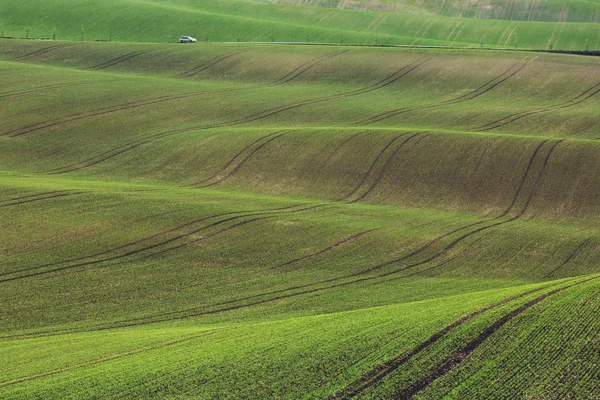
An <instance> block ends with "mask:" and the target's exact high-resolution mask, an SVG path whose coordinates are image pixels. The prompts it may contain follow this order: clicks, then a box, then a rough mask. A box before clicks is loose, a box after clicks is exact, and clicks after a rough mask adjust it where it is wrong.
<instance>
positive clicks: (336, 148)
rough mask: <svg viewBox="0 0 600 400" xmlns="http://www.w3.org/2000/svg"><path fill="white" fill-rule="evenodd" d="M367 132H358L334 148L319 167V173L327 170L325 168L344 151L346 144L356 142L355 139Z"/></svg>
mask: <svg viewBox="0 0 600 400" xmlns="http://www.w3.org/2000/svg"><path fill="white" fill-rule="evenodd" d="M366 132H367V131H363V132H358V133H355V134H354V135H350V136H349V137H347V138H346V139H344V140H343V141H342V142H341V143H340V144H339V145H337V146H336V147H335V148H333V149H332V150H331V151H330V153H329V155H328V156H327V158H326V159H325V161H323V163H322V164H321V165H320V166H319V168H317V171H322V170H323V169H324V168H325V166H326V165H327V164H329V162H330V161H331V159H332V158H333V157H334V156H335V155H336V154H337V153H338V152H339V151H340V150H341V149H342V147H344V146H345V145H346V144H348V142H350V141H351V140H354V139H355V138H357V137H358V136H360V135H362V134H364V133H366Z"/></svg>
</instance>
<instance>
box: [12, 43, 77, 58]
mask: <svg viewBox="0 0 600 400" xmlns="http://www.w3.org/2000/svg"><path fill="white" fill-rule="evenodd" d="M70 46H72V45H70V44H66V45H65V44H57V45H54V46H49V47H45V48H43V49H39V50H36V51H34V52H32V53H29V54H25V55H23V56H19V57H15V58H12V59H10V60H8V61H23V60H27V59H30V58H32V57H35V56H40V55H43V54H46V53H49V52H51V51H54V50H58V49H62V48H64V47H70Z"/></svg>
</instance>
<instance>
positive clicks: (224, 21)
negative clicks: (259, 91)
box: [0, 0, 600, 51]
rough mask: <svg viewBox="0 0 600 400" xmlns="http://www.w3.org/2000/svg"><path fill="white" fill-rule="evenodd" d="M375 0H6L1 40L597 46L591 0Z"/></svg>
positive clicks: (596, 14) (0, 13)
mask: <svg viewBox="0 0 600 400" xmlns="http://www.w3.org/2000/svg"><path fill="white" fill-rule="evenodd" d="M292 3H293V2H292ZM373 3H374V4H376V5H379V4H381V3H380V2H375V1H372V0H363V1H354V2H352V1H350V2H349V1H344V2H343V3H338V2H336V1H334V2H333V6H336V7H340V8H322V7H300V6H296V5H293V4H292V5H289V4H279V3H275V4H271V3H270V2H260V1H259V2H256V1H249V0H226V1H224V0H202V1H198V0H46V1H43V2H41V1H39V0H26V1H23V0H3V1H2V3H1V4H0V28H1V29H2V36H3V37H7V36H8V37H17V38H46V39H53V38H56V39H59V40H73V41H97V40H102V41H121V42H154V43H166V42H174V41H175V40H176V39H178V38H179V37H180V36H181V35H191V36H194V37H196V38H197V39H198V40H199V41H205V42H312V43H335V44H340V43H342V44H362V45H374V44H378V45H407V46H411V45H412V46H456V47H491V48H511V49H512V48H529V49H539V50H557V49H560V50H589V51H598V50H600V25H599V24H598V21H599V18H600V10H599V9H598V8H599V6H600V2H598V1H596V0H570V1H568V2H566V1H565V0H538V1H531V2H521V3H517V2H508V1H506V0H490V1H489V2H487V1H486V2H467V1H466V0H461V1H456V2H452V3H451V2H445V1H444V2H439V1H436V2H434V1H424V2H412V1H410V0H406V1H400V0H399V1H394V2H386V4H388V5H391V6H392V9H395V8H394V7H399V11H400V12H384V11H386V10H387V8H386V7H385V6H384V7H380V8H381V9H382V10H383V11H365V9H364V8H365V7H366V8H367V10H368V9H369V8H368V7H369V6H370V5H371V4H373ZM303 4H305V3H303ZM322 4H325V3H317V2H314V4H313V5H322ZM352 4H355V5H356V8H358V9H352V8H355V7H352V6H351V5H352ZM361 4H363V5H364V7H363V6H361ZM346 5H348V6H349V8H350V9H345V6H346ZM384 5H385V4H384ZM372 9H374V10H379V8H377V7H373V8H372Z"/></svg>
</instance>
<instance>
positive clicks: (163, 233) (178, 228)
mask: <svg viewBox="0 0 600 400" xmlns="http://www.w3.org/2000/svg"><path fill="white" fill-rule="evenodd" d="M50 193H52V192H50ZM299 206H300V204H294V205H291V206H286V207H279V208H272V209H262V210H245V211H231V212H226V213H219V214H213V215H209V216H206V217H201V218H198V219H194V220H192V221H188V222H185V223H183V224H179V225H177V226H175V227H173V228H170V229H167V230H165V231H161V232H158V233H155V234H153V235H150V236H146V237H143V238H141V239H138V240H135V241H132V242H128V243H125V244H122V245H120V246H117V247H112V248H109V249H106V250H103V251H100V252H97V253H93V254H89V255H86V256H82V257H76V258H70V259H67V260H62V261H57V262H53V263H47V264H42V265H38V266H35V267H28V268H22V269H19V270H15V271H10V272H4V273H0V277H5V276H9V275H14V274H17V273H24V272H30V271H36V270H40V269H43V268H47V267H53V266H57V265H62V264H67V263H72V262H78V261H83V260H91V259H94V258H96V257H99V256H104V255H107V254H110V253H114V252H116V251H118V250H123V249H127V248H133V247H134V246H136V245H139V244H142V243H148V242H150V241H151V240H153V239H158V238H161V237H164V236H166V235H168V234H171V233H175V232H177V231H181V230H183V229H185V228H188V227H191V226H194V225H197V224H199V223H201V222H206V221H208V220H213V219H216V218H221V217H229V216H232V215H241V216H244V215H259V214H262V213H272V212H278V211H284V210H289V209H291V208H296V207H299ZM128 251H129V250H128Z"/></svg>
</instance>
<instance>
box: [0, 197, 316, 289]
mask: <svg viewBox="0 0 600 400" xmlns="http://www.w3.org/2000/svg"><path fill="white" fill-rule="evenodd" d="M324 206H325V204H319V205H316V206H309V207H305V208H301V209H297V210H286V209H283V210H281V209H279V210H277V209H275V210H272V211H264V212H252V213H246V214H242V215H237V216H230V217H228V218H225V219H222V220H219V221H216V222H211V223H209V224H207V225H203V226H201V227H197V228H194V229H193V230H192V231H189V232H186V233H180V234H178V235H177V236H174V237H171V238H168V239H167V238H162V239H161V241H160V242H158V243H154V244H148V245H145V246H144V247H141V248H133V249H131V250H128V251H126V252H125V253H122V254H117V255H111V256H109V257H105V258H102V259H98V260H90V261H85V262H81V263H77V264H73V265H65V266H60V267H59V266H58V265H62V264H64V263H66V262H67V261H65V262H59V263H53V264H46V265H43V266H37V267H30V268H25V269H21V270H17V271H11V272H7V273H3V274H2V275H1V276H3V278H2V279H0V283H5V282H11V281H16V280H21V279H24V278H30V277H35V276H40V275H46V274H50V273H54V272H59V271H65V270H71V269H74V268H80V269H81V268H82V267H87V266H91V265H97V264H101V263H106V262H111V261H117V260H123V259H126V260H125V261H123V262H121V264H122V263H125V262H134V261H139V260H142V259H147V258H149V257H154V256H156V255H158V254H163V253H166V252H170V251H173V250H177V249H180V248H183V247H187V246H189V245H191V244H194V243H198V242H200V241H203V240H206V239H210V238H212V237H215V236H218V235H220V234H222V233H225V232H228V231H230V230H232V229H234V228H238V227H240V226H243V225H246V224H248V223H250V222H254V221H259V220H262V219H266V218H274V217H276V216H277V215H281V214H287V213H297V212H303V211H308V210H312V209H316V208H320V207H324ZM288 208H291V207H288ZM265 215H266V217H262V216H265ZM254 216H259V217H262V218H255V219H252V220H249V221H243V222H240V223H236V224H234V225H231V226H228V227H226V228H223V229H221V230H218V231H216V232H214V233H211V234H208V235H206V236H202V237H200V238H199V239H194V240H192V241H189V242H185V243H183V244H178V245H176V246H173V247H167V248H166V249H162V250H161V249H159V248H161V247H165V246H167V245H170V244H172V243H175V242H179V241H183V240H184V239H187V238H189V237H190V236H193V235H196V234H198V233H200V232H203V231H205V230H207V229H211V228H214V227H219V226H220V225H223V224H226V223H229V222H234V221H237V220H239V219H243V218H249V217H254ZM207 219H212V218H206V219H204V221H205V220H207ZM166 232H167V233H173V232H177V230H175V229H172V230H170V231H166ZM157 236H163V235H162V234H158V235H153V236H151V237H149V238H155V237H157ZM146 241H148V240H146V239H142V240H138V241H136V242H132V243H130V244H127V245H124V246H119V247H118V248H115V249H123V248H126V247H131V245H135V244H139V243H143V242H146ZM154 250H156V251H154ZM149 251H154V252H152V253H150V254H149V255H144V256H143V257H141V258H137V259H130V257H132V256H136V255H138V254H140V253H146V252H149ZM110 252H112V251H104V252H100V253H98V254H100V255H105V254H108V253H110ZM92 257H95V256H89V257H81V258H80V259H74V260H75V262H77V261H80V260H83V259H89V258H92ZM111 265H116V264H111ZM48 266H51V267H55V268H50V269H44V270H41V271H39V269H43V268H44V267H48ZM33 271H35V272H33ZM15 274H21V275H20V276H10V277H7V275H15Z"/></svg>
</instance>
